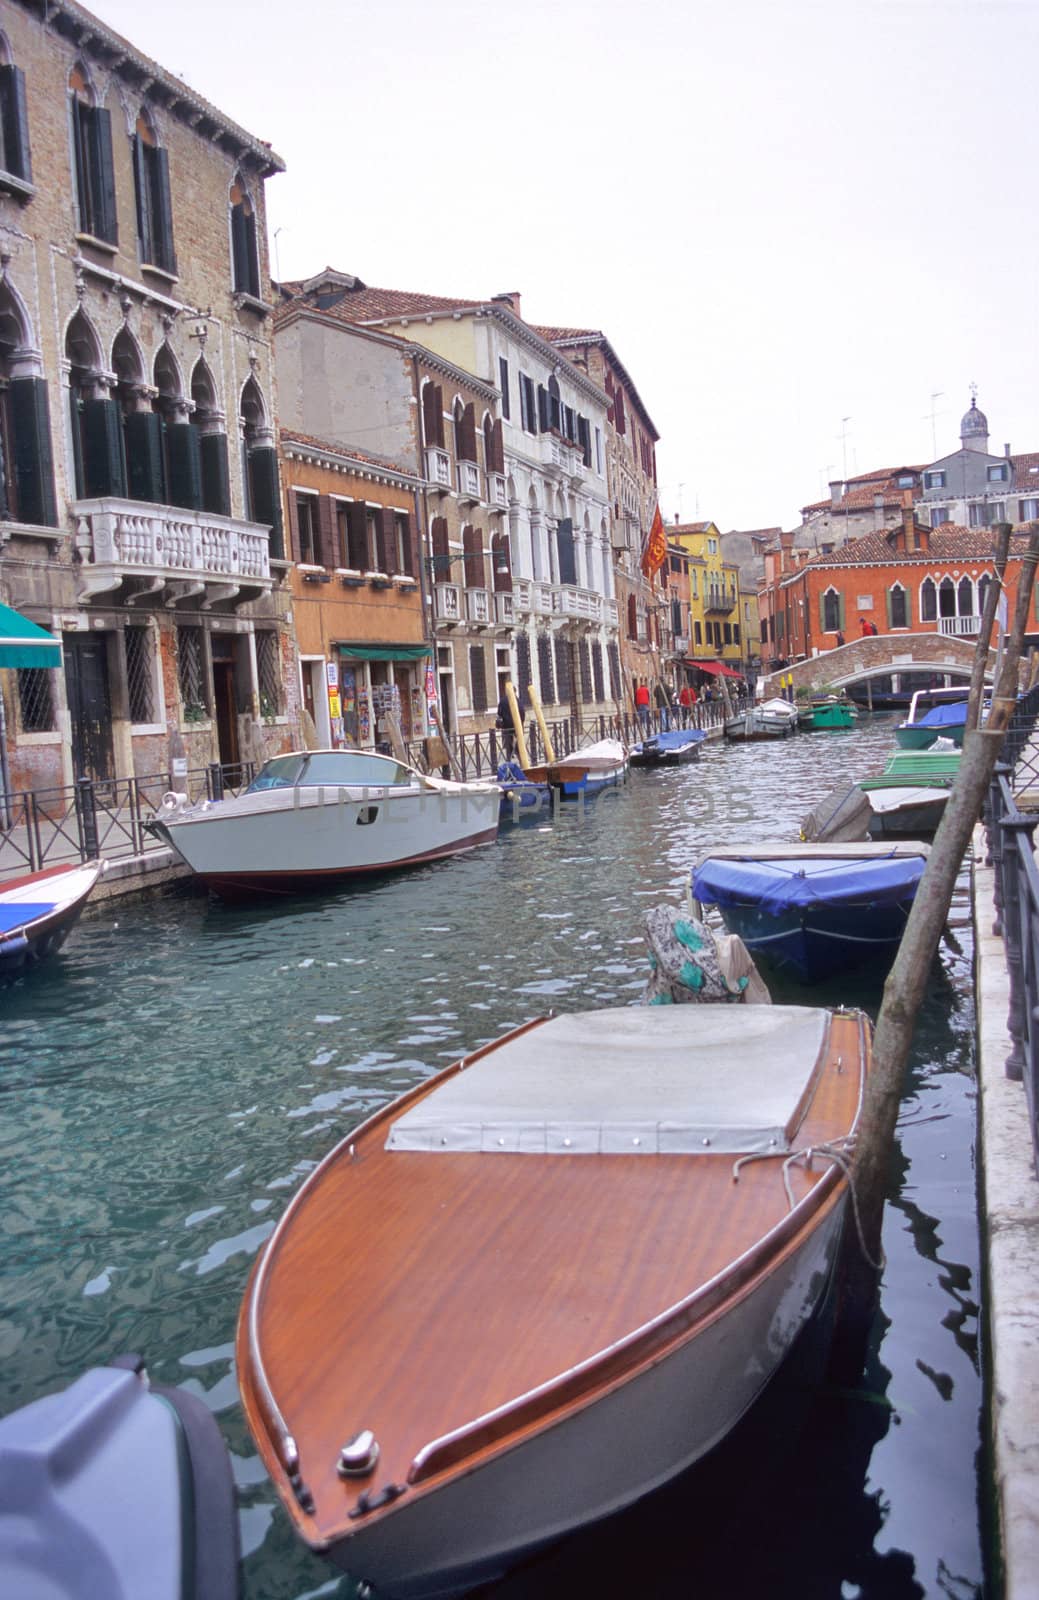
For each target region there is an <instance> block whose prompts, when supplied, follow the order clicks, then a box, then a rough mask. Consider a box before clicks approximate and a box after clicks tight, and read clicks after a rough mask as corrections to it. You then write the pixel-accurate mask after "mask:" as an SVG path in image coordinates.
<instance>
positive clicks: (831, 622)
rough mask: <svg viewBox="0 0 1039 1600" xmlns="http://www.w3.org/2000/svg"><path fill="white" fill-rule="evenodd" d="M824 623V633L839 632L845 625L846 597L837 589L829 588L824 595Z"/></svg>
mask: <svg viewBox="0 0 1039 1600" xmlns="http://www.w3.org/2000/svg"><path fill="white" fill-rule="evenodd" d="M822 613H823V614H822V625H823V632H824V633H839V632H840V631H841V629H842V628H843V627H844V598H843V596H842V595H841V594H839V593H838V591H837V590H836V589H833V588H830V589H827V590H826V592H825V593H824V595H823V597H822Z"/></svg>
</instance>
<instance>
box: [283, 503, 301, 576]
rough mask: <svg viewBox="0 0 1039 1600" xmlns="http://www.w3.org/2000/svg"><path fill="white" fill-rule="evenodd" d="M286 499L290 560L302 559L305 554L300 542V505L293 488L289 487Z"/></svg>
mask: <svg viewBox="0 0 1039 1600" xmlns="http://www.w3.org/2000/svg"><path fill="white" fill-rule="evenodd" d="M285 501H286V504H287V507H288V514H289V560H290V561H302V560H303V555H302V549H301V546H300V542H299V506H298V505H297V503H296V495H295V492H294V491H293V490H292V489H289V491H288V493H287V494H286V496H285Z"/></svg>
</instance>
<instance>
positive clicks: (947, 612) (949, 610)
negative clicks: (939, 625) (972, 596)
mask: <svg viewBox="0 0 1039 1600" xmlns="http://www.w3.org/2000/svg"><path fill="white" fill-rule="evenodd" d="M938 615H939V616H940V617H954V616H955V615H956V585H955V584H954V583H953V581H952V579H951V578H943V579H942V581H941V583H940V584H939V585H938Z"/></svg>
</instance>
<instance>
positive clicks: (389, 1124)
mask: <svg viewBox="0 0 1039 1600" xmlns="http://www.w3.org/2000/svg"><path fill="white" fill-rule="evenodd" d="M868 1054H869V1040H868V1024H867V1023H866V1021H865V1019H864V1018H863V1017H862V1016H861V1015H860V1014H858V1013H850V1012H839V1013H837V1014H835V1015H834V1014H831V1013H829V1012H827V1011H822V1010H813V1009H808V1008H802V1007H782V1006H738V1007H728V1006H706V1007H698V1006H688V1007H685V1006H682V1007H629V1008H620V1009H611V1010H603V1011H592V1012H584V1013H580V1012H579V1013H573V1014H570V1015H563V1016H558V1017H555V1018H552V1019H551V1020H548V1021H545V1020H541V1021H538V1022H534V1023H529V1024H526V1025H525V1026H523V1027H521V1028H518V1029H516V1030H514V1031H513V1032H512V1033H510V1034H508V1035H507V1036H506V1037H505V1038H504V1039H501V1040H498V1041H497V1042H495V1043H493V1044H490V1045H487V1046H485V1047H483V1048H482V1049H480V1050H477V1051H475V1052H474V1053H473V1054H472V1055H470V1056H468V1057H465V1058H463V1059H462V1060H461V1061H459V1062H457V1063H455V1064H454V1065H453V1066H451V1067H448V1068H447V1069H446V1071H444V1072H442V1073H440V1074H438V1075H437V1076H436V1077H435V1078H433V1079H431V1080H430V1081H429V1082H426V1083H423V1084H420V1085H419V1086H418V1087H416V1088H414V1089H412V1090H411V1091H410V1092H409V1093H407V1094H405V1095H403V1096H402V1097H401V1098H400V1099H399V1100H397V1101H396V1102H394V1103H393V1104H392V1105H390V1106H387V1107H386V1108H385V1109H384V1110H382V1111H380V1112H378V1113H377V1114H376V1115H375V1116H373V1117H372V1118H371V1119H370V1120H369V1121H368V1122H366V1123H365V1124H364V1125H363V1126H362V1127H360V1128H359V1129H358V1130H357V1131H356V1132H355V1133H352V1134H350V1135H349V1136H348V1137H347V1139H346V1140H344V1141H343V1143H342V1144H340V1145H339V1146H338V1147H337V1148H336V1149H335V1150H333V1151H332V1152H331V1154H330V1155H328V1156H327V1157H326V1158H325V1160H324V1161H323V1162H322V1163H321V1164H320V1165H319V1166H318V1167H317V1168H316V1169H315V1171H314V1172H313V1173H312V1174H311V1175H310V1176H309V1178H308V1179H307V1180H306V1182H305V1183H304V1184H303V1186H302V1187H301V1189H300V1190H299V1191H298V1192H297V1194H296V1195H295V1196H294V1198H293V1199H292V1201H291V1202H290V1204H289V1207H288V1209H287V1211H286V1212H285V1214H284V1215H283V1216H282V1218H281V1221H280V1222H279V1224H278V1226H277V1228H276V1229H275V1231H274V1233H273V1235H272V1237H271V1239H270V1241H269V1242H268V1244H267V1246H266V1249H265V1251H264V1253H263V1255H262V1257H261V1258H260V1259H259V1260H258V1262H257V1264H256V1266H255V1268H254V1270H253V1274H252V1277H251V1280H250V1283H249V1286H248V1289H247V1292H246V1297H245V1301H244V1304H243V1307H242V1313H241V1316H240V1319H239V1327H238V1340H237V1365H238V1376H239V1382H240V1387H241V1393H242V1401H243V1405H244V1408H245V1413H246V1417H247V1419H248V1422H249V1426H250V1428H251V1430H252V1432H253V1435H254V1437H255V1439H256V1442H257V1445H258V1448H259V1451H260V1454H261V1456H262V1458H263V1461H264V1463H265V1465H266V1467H267V1470H268V1471H269V1473H270V1474H271V1476H272V1478H273V1480H274V1483H275V1485H276V1486H277V1489H278V1491H279V1493H280V1495H281V1497H282V1499H283V1501H284V1503H285V1506H286V1508H287V1510H288V1513H289V1516H290V1518H291V1520H292V1523H293V1525H294V1526H295V1528H296V1530H297V1532H298V1533H299V1534H300V1535H301V1536H302V1538H303V1539H305V1540H306V1542H307V1543H308V1544H309V1545H310V1546H312V1547H313V1548H314V1549H315V1550H318V1551H322V1552H323V1553H325V1554H326V1555H328V1556H329V1557H330V1558H331V1559H332V1560H333V1561H335V1562H336V1563H337V1564H338V1565H339V1566H341V1567H343V1568H345V1569H346V1570H348V1571H349V1572H350V1573H351V1575H352V1576H354V1577H356V1578H361V1579H365V1580H367V1581H369V1582H371V1583H373V1584H374V1585H375V1586H376V1588H377V1590H378V1592H379V1593H380V1594H385V1595H400V1596H419V1595H422V1596H430V1595H446V1594H449V1593H457V1592H461V1591H463V1590H464V1589H465V1588H467V1587H470V1586H472V1585H473V1584H475V1583H476V1582H479V1581H483V1580H485V1579H488V1578H490V1577H492V1576H493V1575H495V1574H499V1573H501V1572H502V1571H504V1570H506V1569H507V1568H508V1567H509V1566H510V1565H512V1564H514V1563H515V1562H516V1561H517V1560H518V1559H519V1558H520V1557H521V1556H523V1555H524V1554H526V1553H528V1552H530V1551H532V1550H534V1549H536V1548H538V1547H540V1546H543V1545H545V1544H547V1543H550V1542H551V1541H553V1540H554V1539H556V1538H558V1537H560V1536H561V1535H562V1534H564V1533H565V1532H567V1531H569V1530H571V1529H574V1528H577V1527H579V1526H582V1525H586V1524H589V1523H591V1522H594V1521H595V1520H597V1519H598V1518H601V1517H604V1516H606V1515H608V1514H610V1513H611V1512H613V1511H615V1510H617V1509H619V1508H620V1507H622V1506H624V1505H627V1504H629V1503H631V1502H632V1501H634V1500H636V1499H638V1498H639V1497H640V1496H642V1495H644V1494H646V1493H647V1492H648V1491H649V1490H651V1489H653V1488H654V1487H655V1486H657V1485H658V1484H661V1483H663V1482H664V1481H665V1480H666V1479H668V1478H669V1477H671V1476H672V1475H674V1474H675V1473H677V1472H679V1471H680V1470H682V1469H683V1468H684V1467H686V1466H688V1465H689V1464H691V1463H692V1462H694V1461H696V1460H697V1459H699V1458H700V1457H702V1456H703V1455H705V1454H706V1453H707V1452H708V1451H710V1450H711V1448H712V1447H713V1446H714V1445H715V1444H717V1443H718V1441H719V1440H720V1439H722V1438H723V1437H724V1436H725V1435H726V1434H727V1433H728V1432H729V1430H730V1429H731V1428H732V1427H733V1426H734V1424H735V1423H736V1421H737V1420H738V1418H739V1417H740V1416H741V1415H742V1414H743V1413H744V1412H745V1411H746V1409H747V1408H748V1407H749V1406H750V1405H751V1403H752V1402H753V1401H754V1399H755V1398H756V1396H757V1395H758V1394H759V1393H760V1391H761V1390H762V1389H763V1388H764V1387H765V1385H766V1384H767V1383H768V1381H769V1379H770V1377H771V1376H772V1374H773V1373H774V1372H775V1370H776V1368H777V1367H778V1366H779V1364H780V1363H781V1361H782V1359H783V1357H784V1355H785V1353H786V1352H787V1350H788V1349H789V1348H790V1346H791V1344H792V1342H793V1341H794V1339H795V1338H796V1336H797V1334H798V1332H799V1331H800V1330H801V1329H802V1328H803V1327H804V1325H805V1323H806V1322H807V1320H808V1319H809V1318H810V1317H811V1315H812V1312H813V1310H814V1309H815V1308H816V1307H818V1305H819V1304H820V1301H821V1300H822V1299H823V1297H824V1296H825V1293H826V1290H827V1286H828V1282H829V1280H830V1277H831V1269H832V1267H833V1263H834V1260H835V1253H836V1250H837V1245H838V1240H839V1235H840V1229H841V1223H842V1217H843V1213H844V1208H845V1201H846V1198H847V1180H846V1177H845V1175H844V1170H843V1167H842V1166H841V1165H840V1164H839V1162H838V1161H837V1160H835V1159H834V1158H833V1154H832V1153H833V1152H841V1151H843V1150H845V1149H846V1147H847V1141H848V1140H849V1139H850V1138H851V1137H852V1136H853V1134H854V1131H855V1128H856V1124H857V1119H858V1116H859V1108H860V1103H861V1095H862V1090H863V1084H864V1078H865V1074H866V1071H867V1063H868ZM810 1151H814V1152H815V1153H814V1155H810V1154H809V1152H810ZM744 1157H750V1158H751V1159H749V1160H746V1161H744ZM788 1185H789V1189H788V1187H787V1186H788Z"/></svg>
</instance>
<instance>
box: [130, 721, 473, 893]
mask: <svg viewBox="0 0 1039 1600" xmlns="http://www.w3.org/2000/svg"><path fill="white" fill-rule="evenodd" d="M500 805H501V790H500V788H499V786H498V785H497V784H496V783H453V782H449V781H447V780H446V779H443V778H434V777H430V776H428V775H427V774H425V773H421V772H418V771H416V770H415V768H413V767H409V766H406V765H405V764H404V762H401V761H397V760H395V759H394V758H393V757H391V756H382V755H375V754H373V753H371V752H370V751H367V750H301V751H296V752H294V753H293V754H291V755H283V756H275V757H273V759H272V760H270V761H268V762H267V763H266V765H265V766H263V767H262V768H261V769H260V771H259V773H258V774H257V776H256V777H255V779H254V780H253V782H252V783H251V784H250V785H249V787H248V788H247V789H246V791H245V793H244V794H242V795H240V796H238V797H237V798H236V799H229V800H217V801H209V800H203V801H200V802H199V803H198V804H197V805H188V804H187V803H186V799H185V797H184V796H183V795H179V796H178V795H168V796H167V797H166V800H165V801H164V802H163V805H162V807H161V808H160V809H159V811H157V812H156V814H155V817H154V818H153V819H152V821H151V822H150V823H149V825H148V826H149V827H150V828H151V831H152V832H153V833H155V834H157V835H158V836H159V837H160V838H162V839H165V841H166V842H167V843H168V844H171V845H172V846H173V848H174V849H175V850H176V851H177V853H178V855H180V856H181V857H182V858H183V860H184V861H186V862H187V864H188V866H189V867H190V868H191V869H192V871H193V872H195V873H197V875H198V876H199V877H200V878H201V879H202V880H203V881H204V882H205V883H207V884H208V885H209V886H210V888H212V889H215V890H216V891H217V892H218V893H220V894H232V895H233V894H241V893H242V892H247V893H251V892H256V891H259V892H269V893H276V894H277V893H291V892H293V891H294V890H298V889H302V888H310V887H314V886H316V885H327V884H328V883H330V882H333V881H334V880H336V879H343V878H350V877H354V876H356V875H357V874H360V873H371V872H387V871H391V870H393V869H395V868H399V867H409V866H414V865H416V864H418V863H419V862H424V861H437V860H439V859H440V858H441V857H443V856H450V855H456V854H457V853H458V852H459V851H460V850H469V849H471V848H472V847H473V846H475V845H480V844H489V843H490V842H491V841H492V840H493V839H495V838H496V836H497V832H498V813H499V808H500Z"/></svg>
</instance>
